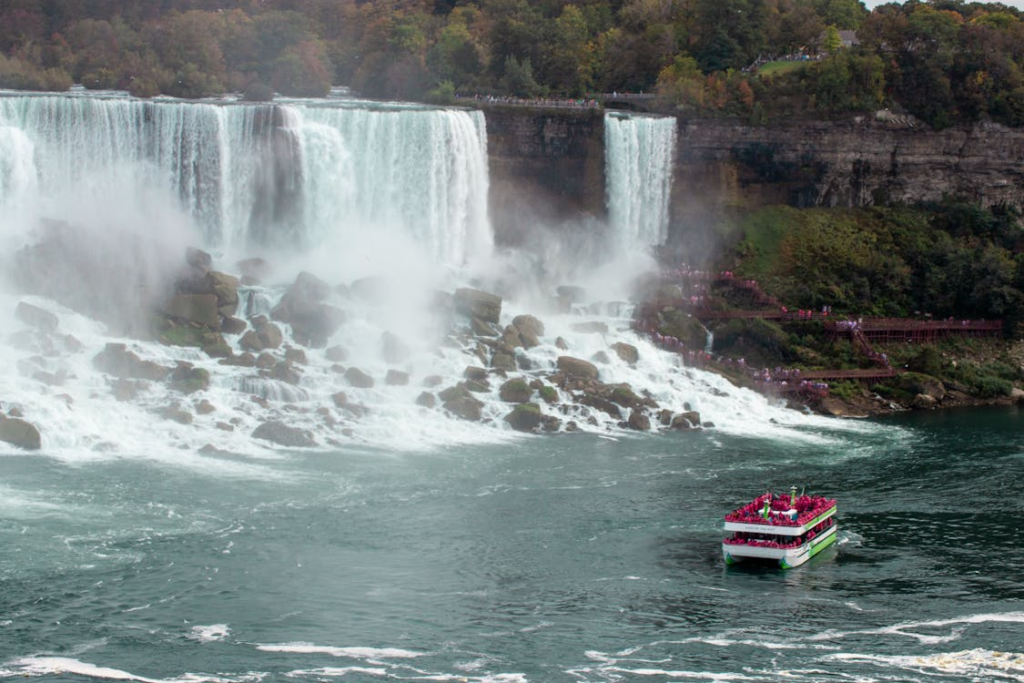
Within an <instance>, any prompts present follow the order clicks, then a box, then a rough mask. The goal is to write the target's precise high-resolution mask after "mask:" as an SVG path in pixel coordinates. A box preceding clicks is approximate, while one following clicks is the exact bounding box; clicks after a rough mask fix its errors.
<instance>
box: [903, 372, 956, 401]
mask: <svg viewBox="0 0 1024 683" xmlns="http://www.w3.org/2000/svg"><path fill="white" fill-rule="evenodd" d="M898 381H899V385H900V387H901V388H902V389H905V390H906V391H908V392H910V393H913V394H923V395H925V396H929V397H931V398H933V399H935V401H936V402H939V401H941V400H942V399H943V398H945V397H946V387H945V386H944V385H943V384H942V380H940V379H938V378H937V377H932V376H931V375H924V374H921V373H917V372H906V373H903V374H902V375H900V377H899V380H898Z"/></svg>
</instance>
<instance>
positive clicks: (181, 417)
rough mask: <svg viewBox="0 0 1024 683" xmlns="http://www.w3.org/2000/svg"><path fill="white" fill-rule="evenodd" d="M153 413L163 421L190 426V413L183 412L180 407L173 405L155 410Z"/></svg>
mask: <svg viewBox="0 0 1024 683" xmlns="http://www.w3.org/2000/svg"><path fill="white" fill-rule="evenodd" d="M154 412H155V413H156V414H157V415H159V416H160V417H162V418H164V419H165V420H171V421H172V422H177V423H178V424H183V425H190V424H192V413H190V412H188V411H187V410H183V409H182V408H181V406H179V405H177V404H174V403H172V404H170V405H166V406H164V407H162V408H157V409H156V410H155V411H154Z"/></svg>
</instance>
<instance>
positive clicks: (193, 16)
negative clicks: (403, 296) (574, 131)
mask: <svg viewBox="0 0 1024 683" xmlns="http://www.w3.org/2000/svg"><path fill="white" fill-rule="evenodd" d="M840 31H850V32H852V31H855V32H856V37H857V40H858V41H859V44H855V45H844V44H843V41H842V39H841V37H840ZM1022 66H1024V23H1022V21H1021V13H1020V12H1019V11H1018V10H1017V9H1015V8H1012V7H1008V6H1005V5H1001V4H983V3H977V2H971V3H965V2H963V1H962V0H934V1H933V2H917V1H916V0H910V1H909V2H906V3H904V4H902V5H899V4H889V5H882V6H880V7H878V8H876V9H875V10H873V11H872V12H868V11H867V10H866V9H865V7H864V5H863V4H861V3H860V2H859V0H392V1H391V2H387V3H383V2H373V1H369V0H216V1H214V0H0V87H7V88H22V89H39V90H56V91H60V90H66V89H67V88H68V87H70V85H71V84H72V83H80V84H82V85H83V86H85V87H86V88H95V89H123V90H128V91H129V92H131V93H132V94H133V95H136V96H139V97H151V96H154V95H157V94H166V95H171V96H176V97H186V98H199V97H208V96H214V95H219V94H222V93H225V92H243V93H246V94H247V96H249V97H250V98H252V99H266V98H269V97H272V95H273V93H274V92H277V93H281V94H283V95H290V96H321V95H324V94H326V93H327V91H328V89H329V88H330V86H331V84H343V85H348V86H351V87H352V88H353V89H354V90H356V91H357V92H359V93H361V94H363V95H366V96H369V97H386V98H399V99H409V100H424V99H426V100H433V101H450V100H451V98H452V97H453V96H454V95H455V94H456V93H461V94H484V95H512V96H516V97H527V98H530V97H567V98H572V97H582V96H585V95H587V94H588V93H593V92H612V91H618V92H648V93H650V92H657V93H658V94H659V95H660V96H661V100H660V101H661V102H662V103H663V106H664V107H665V108H667V109H669V110H671V111H673V112H675V113H683V114H687V113H692V114H694V115H700V116H709V115H723V116H742V117H746V118H749V120H750V121H751V122H752V123H762V122H765V121H767V120H770V119H772V118H773V117H779V116H792V115H810V116H841V115H845V114H847V113H848V112H854V111H869V110H872V109H877V108H879V107H882V106H890V107H892V108H894V109H895V110H897V111H900V110H902V111H906V112H908V113H910V114H912V115H914V116H916V117H917V118H919V119H921V120H923V121H925V122H927V123H928V124H930V125H932V126H935V127H942V126H946V125H950V124H952V123H956V122H959V121H974V120H979V119H983V118H988V119H992V120H996V121H1000V122H1004V123H1008V124H1010V125H1021V124H1022V123H1024V76H1022Z"/></svg>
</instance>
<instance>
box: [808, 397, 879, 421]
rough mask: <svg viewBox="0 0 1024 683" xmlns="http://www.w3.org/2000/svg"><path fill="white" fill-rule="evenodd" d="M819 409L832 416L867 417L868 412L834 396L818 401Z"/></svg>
mask: <svg viewBox="0 0 1024 683" xmlns="http://www.w3.org/2000/svg"><path fill="white" fill-rule="evenodd" d="M817 410H818V411H819V412H821V413H822V414H824V415H831V416H832V417H867V413H866V412H864V411H863V410H861V409H860V408H858V407H856V406H853V405H850V404H849V403H846V402H845V401H843V400H841V399H838V398H835V397H832V396H826V397H825V398H823V399H821V401H819V402H818V405H817Z"/></svg>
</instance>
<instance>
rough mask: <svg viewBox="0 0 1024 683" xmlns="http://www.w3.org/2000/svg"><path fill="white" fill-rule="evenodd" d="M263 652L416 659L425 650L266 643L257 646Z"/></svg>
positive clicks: (371, 658) (373, 658) (422, 654)
mask: <svg viewBox="0 0 1024 683" xmlns="http://www.w3.org/2000/svg"><path fill="white" fill-rule="evenodd" d="M256 649H257V650H262V651H263V652H292V653H296V654H322V655H331V656H332V657H349V658H351V659H363V660H367V661H372V660H380V659H415V658H417V657H422V656H424V654H425V653H423V652H414V651H412V650H403V649H401V648H396V647H334V646H330V645H314V644H312V643H280V644H273V643H264V644H259V645H257V646H256Z"/></svg>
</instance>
